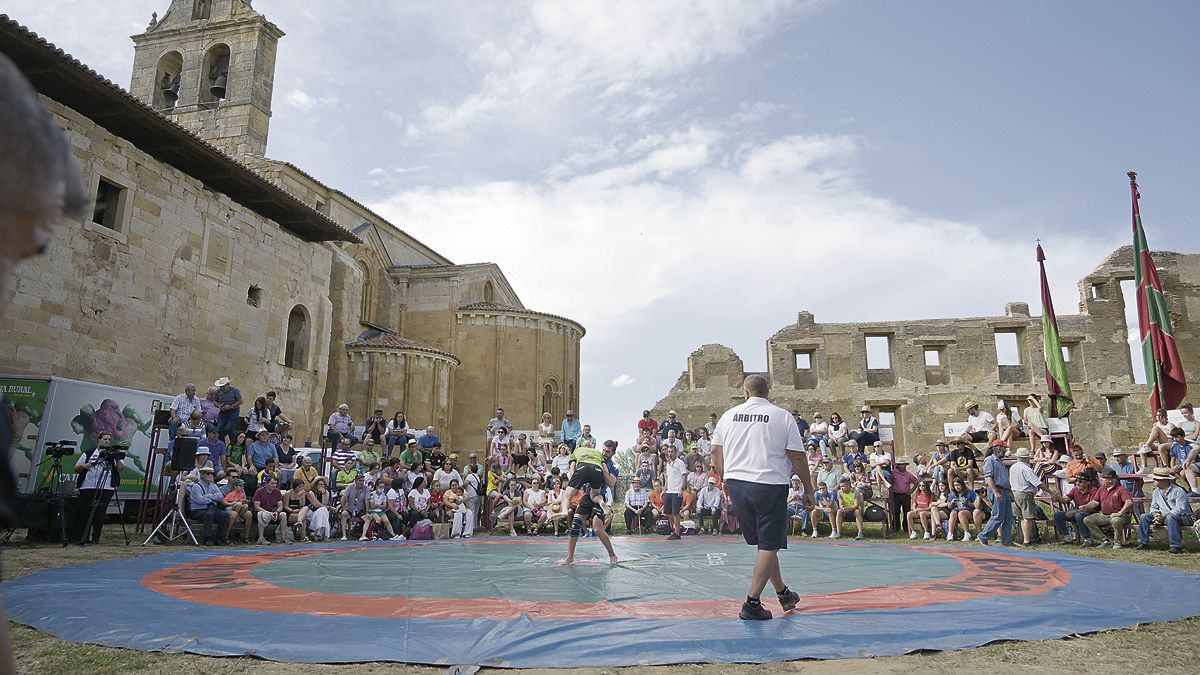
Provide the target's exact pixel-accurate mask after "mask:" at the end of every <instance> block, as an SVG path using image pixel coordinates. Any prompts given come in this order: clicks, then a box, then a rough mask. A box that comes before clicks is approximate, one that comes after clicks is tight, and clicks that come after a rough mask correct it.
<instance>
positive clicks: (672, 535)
mask: <svg viewBox="0 0 1200 675" xmlns="http://www.w3.org/2000/svg"><path fill="white" fill-rule="evenodd" d="M680 538H681V537H680V536H679V535H677V534H674V533H672V534H671V535H670V536H668V537H667V539H680ZM767 618H768V619H769V618H771V617H769V616H768V617H767Z"/></svg>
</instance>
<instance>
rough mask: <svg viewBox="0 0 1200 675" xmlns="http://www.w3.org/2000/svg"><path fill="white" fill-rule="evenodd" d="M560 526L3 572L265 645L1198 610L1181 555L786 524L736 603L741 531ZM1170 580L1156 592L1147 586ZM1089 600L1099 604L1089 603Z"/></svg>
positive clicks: (870, 650)
mask: <svg viewBox="0 0 1200 675" xmlns="http://www.w3.org/2000/svg"><path fill="white" fill-rule="evenodd" d="M614 542H615V545H616V548H617V553H618V555H619V556H620V558H621V561H622V562H621V563H620V564H619V565H618V566H616V567H610V566H609V565H608V563H607V557H606V556H605V554H604V550H603V548H602V547H601V546H600V544H599V543H598V542H596V540H594V539H584V540H580V544H579V553H578V555H577V562H576V564H575V565H574V566H570V567H567V566H563V565H562V564H561V560H562V558H563V555H564V553H565V549H566V546H565V541H564V540H562V539H550V538H545V539H512V538H504V539H495V538H485V539H470V540H453V541H436V542H400V543H392V542H388V543H380V544H359V543H357V542H356V543H338V544H326V545H303V546H290V547H271V548H255V549H191V550H186V551H175V552H170V553H164V554H160V555H145V556H140V557H136V558H127V559H124V560H114V561H109V562H102V563H93V564H88V565H81V566H75V567H64V568H58V569H52V570H46V571H43V572H38V573H35V574H31V575H29V576H26V577H22V578H20V579H16V580H14V581H11V582H9V583H6V584H4V585H3V587H2V588H0V594H2V595H3V599H4V603H5V606H6V607H7V609H8V613H9V618H10V619H12V620H14V621H17V622H19V623H22V624H25V625H28V626H31V627H33V628H36V629H38V630H41V631H45V632H47V633H50V634H52V635H55V636H57V637H60V638H63V639H65V640H73V641H77V642H89V643H97V644H103V645H109V646H113V647H127V648H132V649H140V650H147V651H155V650H161V651H167V652H192V653H196V654H208V655H214V656H234V655H243V654H248V655H254V656H258V657H262V658H265V659H272V660H277V661H294V662H308V663H343V662H364V661H400V662H408V663H419V664H430V665H442V666H450V665H470V664H478V665H484V666H493V667H508V668H518V667H553V666H559V667H564V666H618V665H639V664H669V663H696V662H718V663H719V662H737V663H760V662H769V661H786V660H792V659H835V658H849V657H860V656H883V655H894V654H904V653H908V652H912V651H917V650H949V649H961V648H965V647H973V646H978V645H982V644H986V643H988V642H993V641H996V640H1035V639H1046V638H1057V637H1061V636H1064V635H1070V634H1075V633H1085V632H1091V631H1098V630H1104V629H1110V628H1119V627H1127V626H1132V625H1135V624H1138V623H1146V622H1152V621H1168V620H1174V619H1181V618H1186V617H1190V616H1196V615H1200V577H1197V576H1195V575H1191V574H1187V573H1185V572H1181V571H1178V570H1173V569H1169V568H1160V567H1149V566H1144V565H1133V564H1126V563H1115V562H1105V561H1102V560H1096V559H1091V558H1078V557H1073V556H1069V555H1063V554H1057V553H1050V552H1041V551H1037V552H1030V551H1021V550H1009V549H1000V548H998V547H991V548H984V547H982V546H973V547H972V546H963V547H957V546H949V545H947V546H940V545H938V546H910V545H901V544H886V543H868V542H842V541H836V542H835V541H828V540H823V541H811V542H810V541H796V540H793V541H792V542H791V548H789V549H788V550H786V551H782V552H781V553H780V564H781V567H782V570H783V576H784V580H785V581H786V582H787V583H788V584H789V585H790V586H791V588H793V589H794V590H796V591H797V592H799V593H800V594H801V601H800V606H799V607H797V608H796V610H795V611H794V612H792V613H791V614H789V615H786V616H784V615H782V614H781V612H780V608H779V604H778V602H777V601H776V599H775V596H774V594H773V592H772V591H770V590H769V586H768V591H767V592H766V593H764V595H763V604H764V606H766V607H768V608H769V609H771V610H772V611H773V612H774V613H775V615H776V618H775V619H774V620H772V621H764V622H754V621H740V620H738V618H737V613H738V609H739V607H740V606H741V602H742V600H743V599H744V597H745V595H744V593H745V589H746V585H747V583H748V580H749V577H750V571H751V569H752V567H753V564H754V555H755V550H754V549H753V548H751V547H749V546H746V545H745V544H744V543H742V541H741V540H740V539H735V538H726V537H688V538H685V539H684V540H682V541H666V540H664V539H663V538H661V537H659V538H631V537H619V538H617V539H615V540H614ZM1153 598H1159V599H1161V598H1171V600H1170V601H1169V602H1161V601H1151V599H1153ZM1101 608H1102V609H1101Z"/></svg>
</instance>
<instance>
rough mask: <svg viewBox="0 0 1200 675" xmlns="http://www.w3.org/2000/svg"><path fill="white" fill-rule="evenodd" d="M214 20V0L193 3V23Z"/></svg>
mask: <svg viewBox="0 0 1200 675" xmlns="http://www.w3.org/2000/svg"><path fill="white" fill-rule="evenodd" d="M209 18H212V0H195V1H194V2H193V3H192V21H197V20H199V19H209Z"/></svg>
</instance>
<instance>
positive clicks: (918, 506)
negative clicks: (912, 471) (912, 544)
mask: <svg viewBox="0 0 1200 675" xmlns="http://www.w3.org/2000/svg"><path fill="white" fill-rule="evenodd" d="M918 456H919V455H918ZM934 501H935V498H934V496H933V490H932V489H931V488H930V487H929V483H928V481H924V480H923V481H921V482H920V484H918V485H917V491H916V493H915V494H913V504H912V510H911V511H909V512H908V538H909V539H916V538H917V530H916V527H915V525H916V524H917V523H918V522H919V523H920V524H921V529H922V530H924V532H925V537H924V538H925V539H932V538H933V533H934V532H936V531H937V530H938V528H939V527H940V525H939V523H938V510H937V509H935V508H933V503H934Z"/></svg>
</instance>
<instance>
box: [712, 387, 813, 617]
mask: <svg viewBox="0 0 1200 675" xmlns="http://www.w3.org/2000/svg"><path fill="white" fill-rule="evenodd" d="M742 388H743V390H744V391H745V394H746V402H745V403H742V404H741V405H737V406H734V407H732V408H730V409H729V410H726V411H725V414H724V415H722V416H721V419H720V421H718V422H717V428H716V430H715V431H714V432H713V435H712V462H713V468H714V469H715V470H716V472H717V474H718V475H719V476H721V477H722V478H723V479H724V481H725V489H726V491H727V492H728V493H729V498H730V500H731V501H732V502H733V507H734V510H735V511H736V512H737V519H738V524H739V525H741V529H742V536H743V537H745V539H746V543H747V544H750V545H751V546H755V545H757V546H758V557H757V558H756V559H755V561H754V576H753V577H751V579H750V591H749V592H748V593H747V594H746V602H744V603H742V611H741V612H739V613H738V618H741V619H754V620H758V621H763V620H766V619H770V618H771V612H770V611H769V610H767V609H764V608H763V606H762V602H761V601H760V599H759V596H761V595H762V591H763V589H764V588H766V586H767V581H768V580H770V582H771V585H772V586H773V587H774V588H775V595H776V596H778V597H779V604H780V605H781V606H782V607H783V611H785V612H790V611H792V610H793V609H795V608H796V604H797V603H798V602H799V601H800V596H799V594H797V593H795V592H794V591H792V590H790V589H789V588H788V587H787V586H786V585H785V584H784V583H783V576H782V574H780V572H779V549H781V548H787V522H788V514H787V497H788V484H789V478H790V476H791V474H792V473H795V474H796V475H797V476H799V477H800V481H801V483H803V484H804V496H803V497H802V499H803V505H804V508H805V509H812V508H813V484H812V476H810V475H809V473H808V453H807V452H806V451H805V450H804V439H803V438H801V436H800V430H799V429H798V428H797V427H796V423H795V422H794V421H793V420H792V416H791V414H790V413H788V411H786V410H784V409H783V408H780V407H779V406H777V405H774V404H773V403H771V402H770V401H768V400H767V393H768V392H769V391H770V387H769V386H768V384H767V379H766V378H765V377H763V376H762V375H751V376H749V377H747V378H746V381H745V383H743V385H742ZM789 465H790V466H789Z"/></svg>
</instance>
